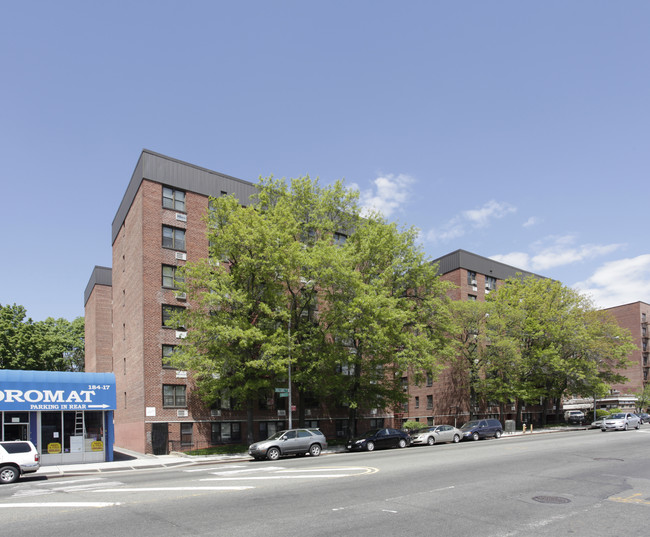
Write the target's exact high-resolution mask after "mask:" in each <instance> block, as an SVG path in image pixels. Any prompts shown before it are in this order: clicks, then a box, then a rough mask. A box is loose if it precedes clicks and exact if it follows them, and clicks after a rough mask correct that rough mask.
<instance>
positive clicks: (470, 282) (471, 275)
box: [467, 270, 476, 285]
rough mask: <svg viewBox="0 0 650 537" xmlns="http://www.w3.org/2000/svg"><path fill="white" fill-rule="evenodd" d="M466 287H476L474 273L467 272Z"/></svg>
mask: <svg viewBox="0 0 650 537" xmlns="http://www.w3.org/2000/svg"><path fill="white" fill-rule="evenodd" d="M467 285H476V272H472V271H471V270H468V271H467Z"/></svg>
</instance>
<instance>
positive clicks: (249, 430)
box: [246, 399, 255, 445]
mask: <svg viewBox="0 0 650 537" xmlns="http://www.w3.org/2000/svg"><path fill="white" fill-rule="evenodd" d="M253 408H254V405H253V400H252V399H247V400H246V439H247V441H248V443H249V445H250V444H252V443H253V442H255V440H254V437H255V435H254V434H253V427H254V422H253Z"/></svg>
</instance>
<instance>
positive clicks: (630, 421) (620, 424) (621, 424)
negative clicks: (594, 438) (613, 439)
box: [600, 412, 641, 432]
mask: <svg viewBox="0 0 650 537" xmlns="http://www.w3.org/2000/svg"><path fill="white" fill-rule="evenodd" d="M632 427H634V428H635V429H639V428H640V427H641V418H639V416H637V415H636V414H632V413H631V412H617V413H616V414H611V415H610V416H607V417H606V418H605V419H604V420H603V424H602V425H601V427H600V430H601V431H603V432H605V431H613V430H619V431H627V430H628V429H631V428H632Z"/></svg>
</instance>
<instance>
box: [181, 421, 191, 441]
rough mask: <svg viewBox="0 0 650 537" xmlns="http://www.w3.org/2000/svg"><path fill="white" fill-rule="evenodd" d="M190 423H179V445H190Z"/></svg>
mask: <svg viewBox="0 0 650 537" xmlns="http://www.w3.org/2000/svg"><path fill="white" fill-rule="evenodd" d="M192 425H193V424H192V423H181V446H191V445H192V443H193V442H192Z"/></svg>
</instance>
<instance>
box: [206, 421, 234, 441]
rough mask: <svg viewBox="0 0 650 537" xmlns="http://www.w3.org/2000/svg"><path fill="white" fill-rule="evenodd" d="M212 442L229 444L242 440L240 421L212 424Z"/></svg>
mask: <svg viewBox="0 0 650 537" xmlns="http://www.w3.org/2000/svg"><path fill="white" fill-rule="evenodd" d="M210 441H211V443H212V444H228V443H231V442H240V441H241V423H240V422H238V421H237V422H214V423H213V424H212V437H211V439H210Z"/></svg>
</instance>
